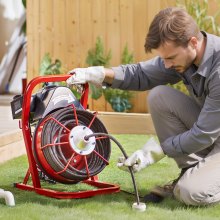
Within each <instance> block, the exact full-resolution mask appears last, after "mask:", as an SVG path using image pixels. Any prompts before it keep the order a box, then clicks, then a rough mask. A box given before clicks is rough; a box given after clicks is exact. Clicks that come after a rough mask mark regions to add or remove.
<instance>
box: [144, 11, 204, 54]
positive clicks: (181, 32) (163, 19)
mask: <svg viewBox="0 0 220 220" xmlns="http://www.w3.org/2000/svg"><path fill="white" fill-rule="evenodd" d="M193 36H194V37H197V38H198V39H201V37H202V33H201V32H200V30H199V27H198V25H197V24H196V22H195V20H194V19H193V18H192V17H191V16H190V15H189V14H188V13H187V12H186V11H185V10H184V9H182V8H177V7H170V8H166V9H163V10H161V11H160V12H159V13H158V14H157V15H156V16H155V17H154V19H153V21H152V23H151V25H150V27H149V31H148V34H147V36H146V39H145V45H144V47H145V51H146V53H148V52H151V50H152V49H157V48H158V47H160V46H161V45H163V44H164V43H165V42H167V41H173V42H174V43H175V44H176V45H177V46H183V47H186V46H187V44H188V42H189V40H190V39H191V37H193Z"/></svg>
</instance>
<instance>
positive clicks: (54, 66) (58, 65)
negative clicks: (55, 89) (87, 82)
mask: <svg viewBox="0 0 220 220" xmlns="http://www.w3.org/2000/svg"><path fill="white" fill-rule="evenodd" d="M62 72H63V69H62V62H61V61H60V60H59V59H55V60H54V61H52V58H51V57H50V54H49V53H46V54H45V55H44V57H43V59H42V60H41V63H40V75H41V76H45V75H59V74H61V73H62ZM52 84H54V85H57V86H66V82H55V83H52ZM70 89H71V91H72V93H73V94H74V95H75V97H76V98H77V99H79V98H80V96H81V95H80V94H79V93H78V92H77V90H76V89H75V88H73V87H72V88H70Z"/></svg>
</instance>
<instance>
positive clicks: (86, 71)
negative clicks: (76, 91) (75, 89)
mask: <svg viewBox="0 0 220 220" xmlns="http://www.w3.org/2000/svg"><path fill="white" fill-rule="evenodd" d="M69 74H72V76H70V77H69V78H68V79H67V81H66V82H67V84H68V85H71V84H85V83H92V84H94V85H95V86H98V87H101V86H102V83H103V81H104V78H105V69H104V67H103V66H91V67H88V68H76V69H73V70H71V71H69Z"/></svg>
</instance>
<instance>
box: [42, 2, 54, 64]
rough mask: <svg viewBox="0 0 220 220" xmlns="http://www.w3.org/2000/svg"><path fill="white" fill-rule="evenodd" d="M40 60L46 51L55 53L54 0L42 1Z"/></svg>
mask: <svg viewBox="0 0 220 220" xmlns="http://www.w3.org/2000/svg"><path fill="white" fill-rule="evenodd" d="M39 19H40V30H41V31H40V38H41V39H44V40H43V41H42V40H41V41H40V61H41V60H42V58H43V56H44V55H45V54H46V53H49V54H50V55H53V38H54V31H53V0H47V1H42V0H41V4H40V14H39Z"/></svg>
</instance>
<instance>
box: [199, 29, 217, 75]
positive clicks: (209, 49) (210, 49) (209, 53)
mask: <svg viewBox="0 0 220 220" xmlns="http://www.w3.org/2000/svg"><path fill="white" fill-rule="evenodd" d="M202 34H203V35H204V36H206V47H205V52H204V55H203V58H202V61H201V63H200V64H199V66H198V70H197V71H196V73H197V74H200V75H201V76H203V77H207V76H208V74H209V73H210V71H211V66H212V61H213V53H214V42H213V37H212V35H211V34H208V33H206V32H203V31H202Z"/></svg>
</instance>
